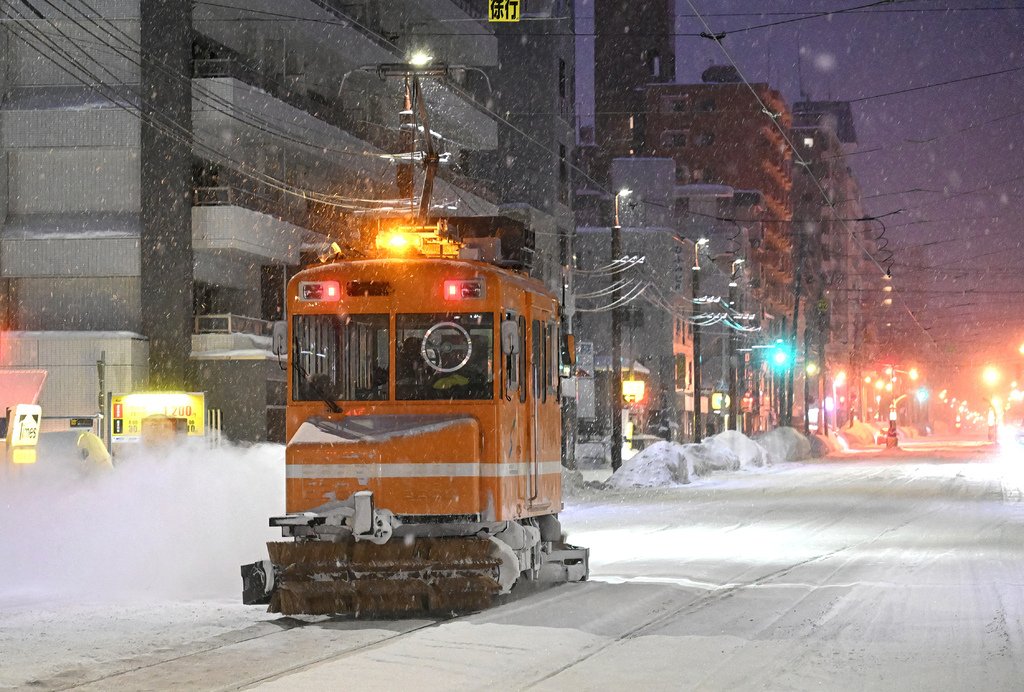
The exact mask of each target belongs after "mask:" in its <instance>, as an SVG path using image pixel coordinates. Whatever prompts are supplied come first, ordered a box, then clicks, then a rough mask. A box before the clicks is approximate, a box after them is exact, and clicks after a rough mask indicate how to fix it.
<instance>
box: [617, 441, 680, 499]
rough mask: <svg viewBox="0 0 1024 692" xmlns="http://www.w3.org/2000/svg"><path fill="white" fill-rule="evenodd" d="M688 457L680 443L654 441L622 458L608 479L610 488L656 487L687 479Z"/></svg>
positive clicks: (678, 482) (676, 483) (675, 483)
mask: <svg viewBox="0 0 1024 692" xmlns="http://www.w3.org/2000/svg"><path fill="white" fill-rule="evenodd" d="M692 470H693V469H692V461H691V460H690V459H689V458H688V457H686V456H684V455H683V454H682V445H678V444H675V443H673V442H665V441H662V442H655V443H654V444H653V445H651V446H650V447H647V448H646V449H644V450H643V451H641V452H638V453H637V454H635V455H634V456H633V457H632V458H630V459H627V460H626V461H624V462H622V466H621V467H619V470H618V471H616V472H615V473H614V474H612V477H611V478H609V479H608V485H609V486H611V487H613V488H659V487H663V486H670V485H679V484H682V483H689V482H690V478H691V472H692Z"/></svg>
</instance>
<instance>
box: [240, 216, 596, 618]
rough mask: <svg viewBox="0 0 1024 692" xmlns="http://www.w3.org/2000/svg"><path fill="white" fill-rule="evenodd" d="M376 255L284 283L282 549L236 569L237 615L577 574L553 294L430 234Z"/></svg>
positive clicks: (346, 608) (434, 598) (484, 589)
mask: <svg viewBox="0 0 1024 692" xmlns="http://www.w3.org/2000/svg"><path fill="white" fill-rule="evenodd" d="M378 247H380V248H381V253H380V254H381V256H379V257H376V258H373V259H359V260H344V261H339V262H335V263H332V264H325V265H322V266H318V267H313V268H309V269H306V270H304V271H301V272H300V273H298V274H297V275H296V276H295V277H293V278H292V280H291V281H290V282H289V285H288V305H287V312H288V321H287V337H286V338H285V337H284V333H283V330H281V331H280V332H279V334H278V340H279V341H285V340H286V343H287V352H288V367H289V368H290V370H291V373H290V377H289V384H288V410H287V439H288V443H287V450H286V484H287V493H286V494H287V507H286V511H287V512H288V514H287V515H286V516H281V517H275V518H272V519H271V525H272V526H278V527H280V528H281V529H282V533H283V535H284V538H285V539H287V540H284V541H280V542H271V543H269V544H268V552H269V560H261V561H259V562H256V563H253V564H250V565H245V566H243V567H242V577H243V600H244V602H246V603H249V604H257V603H267V604H269V607H270V610H271V611H272V612H280V613H284V614H300V613H301V614H333V613H343V614H351V615H354V616H357V617H375V616H384V615H399V614H406V613H420V612H462V611H468V610H477V609H481V608H484V607H487V606H488V605H489V604H490V603H491V602H492V600H493V598H494V597H495V596H496V595H497V594H500V593H505V592H508V591H509V590H510V589H511V587H512V585H513V584H514V583H515V582H516V581H517V580H519V579H528V580H542V581H556V582H557V581H563V582H564V581H579V580H583V579H585V578H586V577H587V573H588V566H587V559H588V555H587V550H586V549H583V548H576V547H574V546H569V545H566V544H565V543H564V542H563V540H562V534H561V527H560V525H559V522H558V518H557V513H558V512H559V511H560V509H561V507H562V497H561V459H560V455H561V452H560V450H561V414H560V407H559V393H558V390H559V373H560V365H561V361H562V360H563V358H567V357H568V356H567V354H568V353H569V352H570V350H571V349H569V348H562V347H561V346H562V344H561V340H560V339H559V313H558V303H557V301H556V299H555V298H554V296H552V295H551V294H550V293H549V292H548V291H547V290H546V289H545V287H544V286H543V285H542V284H541V283H539V282H537V281H535V280H533V279H530V278H528V277H526V276H524V275H521V274H519V273H516V272H513V271H510V270H507V269H504V268H501V267H499V266H496V265H495V264H491V263H488V262H484V261H480V260H477V259H468V258H465V257H466V255H467V254H468V253H462V255H463V257H460V256H459V254H460V252H459V247H458V246H457V245H453V244H451V241H448V240H446V239H443V238H439V237H438V236H437V234H436V233H430V232H424V231H423V230H422V229H419V230H418V231H417V232H410V233H406V234H405V236H404V237H391V238H388V239H384V240H378ZM412 249H419V252H420V253H421V254H417V253H416V252H413V251H411V250H412ZM396 254H397V255H398V256H394V255H396ZM281 327H284V325H283V324H282V325H281Z"/></svg>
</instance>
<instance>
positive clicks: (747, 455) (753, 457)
mask: <svg viewBox="0 0 1024 692" xmlns="http://www.w3.org/2000/svg"><path fill="white" fill-rule="evenodd" d="M776 459H777V457H775V455H773V454H772V453H771V452H770V451H769V450H767V449H765V448H764V447H762V446H761V445H759V444H758V443H756V442H754V441H753V440H751V439H750V438H749V437H747V436H746V435H744V434H742V433H739V432H736V431H734V430H731V431H726V432H723V433H719V434H718V435H714V436H712V437H709V438H708V439H706V440H704V441H703V442H701V443H699V444H693V443H690V444H677V443H675V442H664V441H663V442H656V443H655V444H653V445H651V446H650V447H648V448H647V449H644V450H643V451H641V452H639V453H638V454H636V455H635V456H634V457H632V458H631V459H628V460H627V461H624V462H623V463H622V467H621V468H620V469H619V470H618V471H616V472H615V473H614V474H613V475H612V477H611V478H609V479H608V481H607V483H606V485H607V486H608V487H612V488H620V489H621V488H657V487H665V486H675V485H684V484H686V483H689V482H690V481H691V480H693V479H695V478H700V477H703V476H708V475H711V474H712V473H715V472H719V471H736V470H739V469H741V468H742V469H750V468H758V467H763V466H767V465H770V464H772V463H774V462H775V461H776Z"/></svg>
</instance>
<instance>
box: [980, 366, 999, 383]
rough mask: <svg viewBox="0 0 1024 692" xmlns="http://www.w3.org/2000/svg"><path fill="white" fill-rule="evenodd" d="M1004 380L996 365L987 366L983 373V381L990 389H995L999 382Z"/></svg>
mask: <svg viewBox="0 0 1024 692" xmlns="http://www.w3.org/2000/svg"><path fill="white" fill-rule="evenodd" d="M1000 379H1002V375H1001V373H1000V372H999V369H998V368H996V367H995V366H994V365H989V366H987V367H986V368H985V369H984V370H983V371H982V373H981V380H982V382H984V383H985V384H987V385H988V386H989V387H995V386H996V385H997V384H999V380H1000Z"/></svg>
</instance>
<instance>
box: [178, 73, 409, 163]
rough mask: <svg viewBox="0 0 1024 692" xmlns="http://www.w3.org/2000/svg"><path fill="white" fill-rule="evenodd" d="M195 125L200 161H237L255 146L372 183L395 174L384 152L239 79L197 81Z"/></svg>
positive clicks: (195, 80)
mask: <svg viewBox="0 0 1024 692" xmlns="http://www.w3.org/2000/svg"><path fill="white" fill-rule="evenodd" d="M229 64H230V63H229ZM206 67H209V65H207V66H206ZM254 81H255V80H254ZM295 98H297V97H295ZM293 100H294V99H293ZM192 120H193V123H194V129H195V137H196V141H197V143H198V144H199V145H201V147H200V148H199V149H198V150H197V151H196V155H197V156H200V157H202V158H211V157H212V155H211V154H210V153H209V152H211V151H212V152H217V153H219V154H221V155H223V156H224V157H226V158H229V159H237V158H238V156H239V153H240V152H241V151H242V150H243V147H245V145H246V144H251V143H254V142H255V143H261V144H262V143H269V144H273V145H276V146H279V147H281V148H283V149H286V150H289V151H291V152H293V153H294V154H296V155H298V156H299V158H300V160H302V161H304V162H307V163H308V165H309V166H311V167H315V168H321V167H323V166H324V165H325V164H327V165H329V166H330V168H344V169H348V170H349V171H351V172H352V173H356V174H358V175H360V176H371V177H373V176H384V175H387V174H388V173H389V172H390V171H391V167H390V164H389V163H388V162H387V161H385V160H384V159H383V158H382V157H381V155H382V154H383V153H384V152H382V151H380V150H379V149H375V148H374V147H373V146H372V145H370V144H369V143H367V142H366V141H364V140H362V139H359V138H358V137H356V136H353V135H352V134H350V133H348V132H346V131H345V130H343V129H340V128H339V127H337V126H334V125H331V124H330V123H328V122H325V121H323V120H321V119H320V118H318V117H316V116H314V115H312V114H311V113H310V112H309V111H306V110H302V109H300V108H297V107H296V106H294V105H291V104H289V103H287V102H286V101H284V100H282V99H280V98H277V97H276V96H274V95H272V94H269V93H267V92H266V91H263V90H261V89H259V88H257V87H255V86H253V85H251V84H248V83H246V82H243V81H240V80H239V79H237V78H236V77H209V78H207V77H203V78H195V79H193V97H192Z"/></svg>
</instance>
